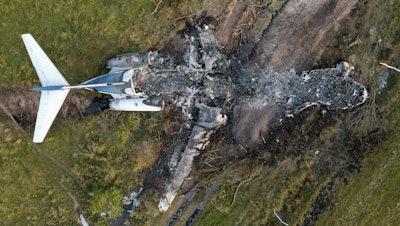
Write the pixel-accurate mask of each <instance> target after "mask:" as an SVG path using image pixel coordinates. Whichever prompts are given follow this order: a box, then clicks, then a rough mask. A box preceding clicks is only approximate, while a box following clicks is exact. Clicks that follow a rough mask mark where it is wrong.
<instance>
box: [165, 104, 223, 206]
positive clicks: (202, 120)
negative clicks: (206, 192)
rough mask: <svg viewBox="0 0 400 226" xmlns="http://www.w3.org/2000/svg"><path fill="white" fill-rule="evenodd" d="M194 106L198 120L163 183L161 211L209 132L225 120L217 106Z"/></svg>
mask: <svg viewBox="0 0 400 226" xmlns="http://www.w3.org/2000/svg"><path fill="white" fill-rule="evenodd" d="M196 107H197V108H198V109H199V110H200V111H199V113H198V120H197V123H196V125H194V126H193V129H192V134H191V136H190V138H189V140H188V142H187V145H186V147H185V151H184V152H183V153H182V155H181V159H180V161H179V163H178V165H177V166H176V169H174V171H173V172H172V175H171V177H170V178H169V179H168V180H167V182H166V184H165V191H164V194H163V198H161V200H160V202H159V204H158V209H159V210H160V211H161V212H165V211H167V210H168V208H169V206H170V204H171V203H172V201H173V200H174V198H175V196H176V194H177V192H178V190H179V188H180V187H181V185H182V183H183V181H184V180H185V179H186V178H187V177H188V176H189V173H190V171H191V168H192V165H193V159H194V157H196V156H198V155H199V154H200V152H201V151H202V150H204V149H205V147H206V146H207V145H208V141H209V138H210V136H211V134H212V133H213V132H214V131H215V130H217V129H219V127H221V126H222V125H224V124H225V123H226V121H227V117H226V116H224V115H222V114H221V108H219V107H209V106H206V105H204V104H196Z"/></svg>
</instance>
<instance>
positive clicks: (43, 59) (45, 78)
mask: <svg viewBox="0 0 400 226" xmlns="http://www.w3.org/2000/svg"><path fill="white" fill-rule="evenodd" d="M21 37H22V40H23V41H24V43H25V47H26V50H27V51H28V54H29V57H30V58H31V61H32V64H33V66H34V67H35V70H36V73H37V74H38V76H39V79H40V83H41V84H42V86H65V85H69V83H68V82H67V80H65V78H64V77H63V76H62V74H61V73H60V71H59V70H58V69H57V67H56V66H55V65H54V64H53V62H51V60H50V58H49V57H48V56H47V55H46V53H45V52H44V51H43V50H42V48H40V46H39V44H38V43H37V42H36V40H35V39H34V38H33V37H32V35H31V34H23V35H21Z"/></svg>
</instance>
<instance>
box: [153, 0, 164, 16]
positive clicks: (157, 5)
mask: <svg viewBox="0 0 400 226" xmlns="http://www.w3.org/2000/svg"><path fill="white" fill-rule="evenodd" d="M161 2H162V0H159V1H158V3H156V2H155V1H154V0H153V3H154V5H155V6H156V8H155V9H154V10H153V12H152V13H151V15H154V14H155V13H156V12H158V7H159V6H160V4H161Z"/></svg>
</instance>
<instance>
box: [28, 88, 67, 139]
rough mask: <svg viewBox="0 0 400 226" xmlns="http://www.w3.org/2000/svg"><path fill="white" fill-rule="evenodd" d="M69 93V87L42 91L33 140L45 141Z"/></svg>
mask: <svg viewBox="0 0 400 226" xmlns="http://www.w3.org/2000/svg"><path fill="white" fill-rule="evenodd" d="M68 93H69V89H67V90H55V91H42V93H41V96H40V103H39V111H38V114H37V118H36V125H35V133H34V135H33V142H35V143H42V142H43V140H44V138H45V137H46V135H47V132H48V131H49V129H50V127H51V125H52V124H53V121H54V119H55V118H56V116H57V113H58V112H59V111H60V108H61V106H62V104H63V102H64V100H65V98H66V97H67V95H68Z"/></svg>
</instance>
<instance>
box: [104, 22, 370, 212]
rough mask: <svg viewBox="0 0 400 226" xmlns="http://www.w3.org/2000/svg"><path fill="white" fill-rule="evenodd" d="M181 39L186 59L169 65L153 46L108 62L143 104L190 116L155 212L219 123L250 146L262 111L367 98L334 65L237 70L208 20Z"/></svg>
mask: <svg viewBox="0 0 400 226" xmlns="http://www.w3.org/2000/svg"><path fill="white" fill-rule="evenodd" d="M185 40H186V44H187V46H186V51H185V54H184V56H183V59H184V60H183V62H184V63H180V64H178V63H175V61H174V59H172V58H171V57H168V56H160V55H159V54H158V52H156V51H153V52H148V53H139V54H137V53H133V54H125V55H120V56H117V57H114V58H111V59H109V60H108V63H107V65H108V67H109V68H111V70H112V71H114V72H116V71H120V70H122V71H126V70H132V71H133V73H132V77H131V83H132V88H133V92H135V93H142V94H143V96H144V97H145V98H146V100H145V101H144V103H146V104H148V105H152V106H163V105H164V104H172V105H174V106H176V107H178V108H179V109H181V110H182V112H183V113H184V116H185V117H186V119H187V120H188V123H187V124H186V125H185V126H186V127H187V128H188V129H189V130H191V131H192V135H191V136H190V138H189V140H188V143H187V145H186V148H184V149H182V148H181V146H179V147H177V148H176V149H175V150H174V154H172V155H171V159H170V163H169V172H170V174H171V175H170V177H169V179H168V180H167V181H166V184H165V191H164V195H163V198H162V199H161V200H160V204H159V210H160V211H166V210H167V209H168V207H169V204H170V203H171V202H172V201H173V199H174V197H175V195H176V194H177V191H178V189H179V187H180V186H181V184H182V183H183V180H184V179H185V178H186V177H187V176H188V175H189V173H190V170H191V166H192V162H193V158H194V157H195V156H197V155H199V153H200V151H202V150H203V149H205V147H206V145H207V143H208V138H209V136H210V134H211V133H212V132H213V131H215V130H217V129H218V128H219V127H220V126H221V125H223V124H224V123H225V122H227V121H230V123H231V124H233V127H232V128H233V131H232V134H233V139H234V140H236V141H237V142H239V143H241V144H243V145H244V146H250V145H252V144H253V143H254V142H257V141H256V139H251V138H249V136H251V133H254V134H255V135H254V136H255V137H259V133H258V130H263V129H265V127H268V125H267V124H260V123H257V115H259V116H260V117H265V115H268V117H270V118H271V119H274V118H278V117H285V116H294V115H295V114H297V113H298V112H300V111H302V110H303V109H305V108H307V107H309V106H311V105H315V104H323V105H329V106H331V107H334V108H338V109H348V108H352V107H355V106H357V105H359V104H361V103H363V102H364V101H365V100H366V98H367V91H366V89H365V87H364V86H363V85H361V84H359V83H357V82H355V81H354V80H353V79H351V78H350V77H348V76H347V71H342V70H340V69H337V68H328V69H318V70H312V71H308V72H303V73H301V74H297V73H296V72H294V71H287V72H283V73H276V72H272V71H259V72H257V73H254V70H251V71H252V72H251V73H250V72H248V71H250V70H247V69H246V68H241V64H240V62H236V61H230V60H228V59H227V57H226V56H225V55H224V54H223V53H222V52H221V51H220V47H219V45H218V43H217V41H216V38H215V36H214V33H213V31H212V30H211V29H209V28H208V27H207V26H204V27H203V28H199V27H197V28H195V29H192V30H191V31H190V32H189V33H187V34H185ZM180 62H182V60H180ZM234 68H235V69H234ZM237 68H239V69H237ZM248 109H250V111H249V110H248ZM246 112H247V113H246ZM248 112H252V115H249V114H248ZM253 113H254V114H253ZM241 114H242V115H241ZM243 114H247V115H245V116H243ZM238 118H241V119H238ZM242 118H247V119H248V121H252V123H253V124H252V123H248V121H246V120H244V121H243V120H242ZM189 122H194V123H189ZM268 122H270V121H268ZM241 123H245V124H248V127H249V130H251V132H250V133H247V134H246V136H245V137H243V134H242V133H243V130H240V129H235V128H237V125H235V124H241Z"/></svg>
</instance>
